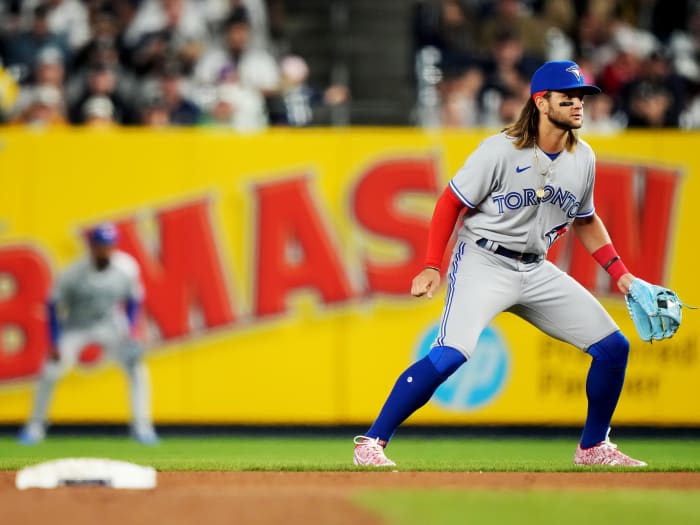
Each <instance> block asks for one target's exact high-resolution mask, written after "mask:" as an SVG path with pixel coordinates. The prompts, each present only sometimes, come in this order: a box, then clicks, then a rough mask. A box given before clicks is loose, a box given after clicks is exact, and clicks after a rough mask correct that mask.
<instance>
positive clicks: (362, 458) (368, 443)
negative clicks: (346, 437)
mask: <svg viewBox="0 0 700 525" xmlns="http://www.w3.org/2000/svg"><path fill="white" fill-rule="evenodd" d="M353 442H354V443H355V451H354V453H353V458H352V460H353V463H354V464H355V465H359V466H363V467H395V466H396V463H394V462H393V461H391V460H390V459H389V458H388V457H386V456H385V455H384V447H383V446H381V445H380V444H379V438H369V437H367V436H356V437H355V439H354V440H353Z"/></svg>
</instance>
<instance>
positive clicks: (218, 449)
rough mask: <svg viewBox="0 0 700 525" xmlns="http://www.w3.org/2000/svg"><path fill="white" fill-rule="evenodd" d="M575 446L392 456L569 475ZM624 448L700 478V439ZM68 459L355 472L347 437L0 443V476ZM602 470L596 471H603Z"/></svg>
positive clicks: (471, 444) (510, 444) (457, 444)
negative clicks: (151, 442)
mask: <svg viewBox="0 0 700 525" xmlns="http://www.w3.org/2000/svg"><path fill="white" fill-rule="evenodd" d="M575 445H576V442H575V440H571V439H468V438H449V439H443V438H441V439H418V438H415V437H397V438H396V439H395V440H394V441H393V442H392V443H391V446H390V447H389V448H388V449H387V455H388V456H389V457H391V458H392V459H393V460H395V461H396V462H397V463H398V465H399V469H400V470H403V471H413V470H422V471H528V472H546V471H572V470H581V468H574V467H573V465H572V458H573V452H574V447H575ZM620 448H621V449H622V450H623V451H624V452H625V453H627V454H629V455H631V456H633V457H638V458H640V459H643V460H645V461H647V462H648V463H649V464H650V467H648V468H646V469H644V470H645V471H650V470H651V471H700V440H668V439H666V440H662V439H625V440H624V441H623V442H620ZM65 457H103V458H110V459H117V460H124V461H131V462H134V463H140V464H148V465H152V466H154V467H155V468H157V469H158V470H261V471H266V470H269V471H280V470H286V471H302V470H314V471H339V470H356V467H353V466H352V464H351V460H352V436H348V437H347V438H344V439H341V438H318V439H307V438H288V437H279V438H276V437H238V436H237V437H211V438H205V437H196V438H188V437H177V438H176V437H166V438H164V439H163V441H162V442H161V443H160V444H159V445H157V446H152V447H148V446H142V445H139V444H138V443H135V442H133V441H130V440H128V439H127V438H126V437H123V438H122V437H61V436H56V437H54V436H49V438H48V439H47V440H46V441H44V442H43V443H40V444H38V445H35V446H24V445H20V444H18V443H17V442H16V441H15V440H14V439H13V438H11V437H0V470H15V469H18V468H21V467H24V466H26V465H30V464H35V463H39V462H41V461H47V460H50V459H56V458H65ZM598 470H599V469H598Z"/></svg>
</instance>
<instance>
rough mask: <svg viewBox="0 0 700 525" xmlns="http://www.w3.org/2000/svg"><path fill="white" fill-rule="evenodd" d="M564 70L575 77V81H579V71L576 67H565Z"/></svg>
mask: <svg viewBox="0 0 700 525" xmlns="http://www.w3.org/2000/svg"><path fill="white" fill-rule="evenodd" d="M566 70H567V71H568V72H569V73H571V74H572V75H574V76H576V80H581V70H580V69H579V68H578V66H570V67H567V68H566Z"/></svg>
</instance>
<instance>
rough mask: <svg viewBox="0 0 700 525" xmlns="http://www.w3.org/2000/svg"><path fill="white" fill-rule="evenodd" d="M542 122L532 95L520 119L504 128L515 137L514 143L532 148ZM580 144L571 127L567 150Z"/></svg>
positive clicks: (546, 94) (567, 139)
mask: <svg viewBox="0 0 700 525" xmlns="http://www.w3.org/2000/svg"><path fill="white" fill-rule="evenodd" d="M550 96H551V92H550V91H548V92H547V93H545V95H544V98H547V99H548V98H549V97H550ZM539 123H540V112H539V111H538V110H537V106H536V105H535V101H534V100H533V99H532V97H530V98H529V99H528V100H527V103H526V104H525V106H524V107H523V109H522V110H521V111H520V115H519V116H518V120H516V121H515V122H514V123H513V124H511V125H510V126H508V127H506V128H503V131H504V132H505V133H506V135H508V136H509V137H512V138H514V139H515V140H514V141H513V145H514V146H515V147H516V148H518V149H522V148H532V147H534V145H535V143H536V142H537V126H538V125H539ZM577 144H578V133H577V132H576V131H575V130H573V129H570V130H569V134H568V136H567V138H566V150H567V151H573V150H574V149H575V148H576V145H577Z"/></svg>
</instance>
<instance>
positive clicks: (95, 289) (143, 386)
mask: <svg viewBox="0 0 700 525" xmlns="http://www.w3.org/2000/svg"><path fill="white" fill-rule="evenodd" d="M117 236H118V234H117V230H116V228H115V227H114V225H112V224H110V223H105V224H102V225H100V226H98V227H96V228H95V229H93V230H91V231H90V232H89V233H88V244H89V249H90V250H89V251H90V254H89V256H88V257H85V258H82V259H81V260H79V261H78V262H76V263H75V264H73V265H72V266H70V267H69V268H68V269H66V271H65V272H63V273H62V274H61V275H60V276H59V277H58V279H57V281H56V283H55V286H54V289H53V291H52V294H51V297H50V299H49V302H48V319H49V332H50V337H51V343H52V349H51V353H50V356H49V359H48V360H47V362H46V363H45V365H44V369H43V371H42V374H41V377H40V379H39V384H38V387H37V390H36V393H35V399H34V408H33V410H32V413H31V417H30V419H29V421H28V422H27V424H26V425H25V426H24V427H23V428H22V430H21V431H20V434H19V440H20V442H21V443H24V444H34V443H37V442H39V441H41V440H43V439H44V437H45V435H46V425H47V419H46V416H47V411H48V406H49V402H50V400H51V394H52V393H53V389H54V385H55V383H56V381H57V380H58V379H59V378H60V377H61V376H62V375H63V374H64V373H65V372H67V371H68V370H69V369H70V368H71V367H73V366H74V365H75V363H76V361H77V359H78V356H79V355H80V352H81V351H82V350H83V348H85V346H86V345H88V344H90V343H98V344H99V345H100V346H101V347H102V349H103V350H104V351H105V352H106V354H107V355H108V356H110V357H111V358H113V359H115V360H117V361H118V362H119V363H120V364H121V365H122V366H123V367H124V370H125V371H126V373H127V375H128V378H129V388H130V396H131V411H132V424H131V436H132V437H133V438H134V439H136V440H138V441H140V442H141V443H144V444H155V443H157V441H158V437H157V435H156V433H155V431H154V428H153V425H152V422H151V414H150V393H149V380H148V372H147V370H146V366H145V364H144V363H143V361H142V355H143V348H142V346H141V344H140V343H138V342H137V340H136V338H135V337H134V327H135V325H136V322H137V319H138V315H139V310H140V305H141V302H142V300H143V289H142V286H141V282H140V278H139V267H138V264H137V263H136V261H135V260H134V259H133V258H132V257H131V256H130V255H128V254H126V253H124V252H122V251H119V250H116V249H115V243H116V241H117Z"/></svg>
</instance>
